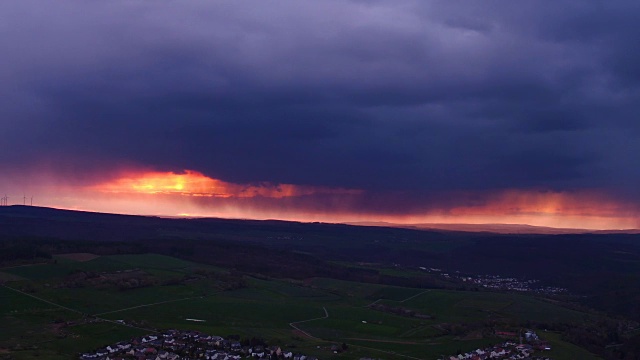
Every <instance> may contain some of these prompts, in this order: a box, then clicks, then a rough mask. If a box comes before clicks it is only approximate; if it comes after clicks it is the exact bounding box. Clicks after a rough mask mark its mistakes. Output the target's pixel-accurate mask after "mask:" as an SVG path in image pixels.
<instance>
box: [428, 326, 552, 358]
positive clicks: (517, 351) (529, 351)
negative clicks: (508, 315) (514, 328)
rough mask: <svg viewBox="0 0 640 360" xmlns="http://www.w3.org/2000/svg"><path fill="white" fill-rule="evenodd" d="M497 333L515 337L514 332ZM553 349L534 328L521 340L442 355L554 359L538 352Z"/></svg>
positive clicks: (453, 356)
mask: <svg viewBox="0 0 640 360" xmlns="http://www.w3.org/2000/svg"><path fill="white" fill-rule="evenodd" d="M496 335H498V336H500V337H503V338H514V337H516V336H517V334H516V333H514V332H508V331H498V332H496ZM548 350H551V347H550V346H549V344H548V343H547V342H546V341H543V340H541V339H540V338H539V337H538V335H537V334H536V333H535V332H534V331H533V330H527V331H526V332H525V333H524V334H521V336H520V342H519V343H516V342H514V341H505V342H503V343H501V344H498V345H495V346H490V347H487V348H484V349H476V350H473V351H469V352H467V353H460V354H457V355H451V356H448V357H445V356H442V357H441V360H486V359H500V360H524V359H527V360H552V359H551V358H550V357H547V356H541V355H538V354H536V353H537V352H541V351H548Z"/></svg>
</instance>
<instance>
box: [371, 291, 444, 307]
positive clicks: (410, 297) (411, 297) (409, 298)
mask: <svg viewBox="0 0 640 360" xmlns="http://www.w3.org/2000/svg"><path fill="white" fill-rule="evenodd" d="M429 291H431V290H425V291H423V292H421V293H418V294H415V295H411V296H409V297H408V298H406V299H404V300H391V299H385V298H380V299H378V300H376V301H374V302H372V303H371V304H369V305H366V306H365V307H371V306H373V305H375V304H377V303H378V302H380V301H382V300H388V301H394V302H399V303H403V302H405V301H409V300H411V299H413V298H417V297H418V296H420V295H422V294H425V293H428V292H429Z"/></svg>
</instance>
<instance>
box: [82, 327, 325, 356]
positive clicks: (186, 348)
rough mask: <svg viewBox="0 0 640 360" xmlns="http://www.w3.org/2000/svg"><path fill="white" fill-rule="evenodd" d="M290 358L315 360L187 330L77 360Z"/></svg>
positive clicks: (253, 342)
mask: <svg viewBox="0 0 640 360" xmlns="http://www.w3.org/2000/svg"><path fill="white" fill-rule="evenodd" d="M241 358H255V359H291V360H318V359H317V358H315V357H312V356H306V355H303V354H299V353H295V354H294V353H293V352H291V351H283V350H282V349H281V348H280V347H278V346H267V345H266V344H265V343H264V341H262V340H261V339H255V338H254V339H250V340H245V341H242V342H241V341H240V339H239V337H235V336H233V338H231V337H230V338H228V339H225V338H223V337H220V336H214V335H208V334H204V333H201V332H198V331H190V330H168V331H165V332H163V333H161V334H151V335H146V336H143V337H138V338H133V339H131V340H130V341H123V342H119V343H117V344H113V345H109V346H107V347H104V348H101V349H98V350H95V351H93V352H89V353H84V354H80V356H79V359H80V360H125V359H135V360H189V359H203V360H239V359H241Z"/></svg>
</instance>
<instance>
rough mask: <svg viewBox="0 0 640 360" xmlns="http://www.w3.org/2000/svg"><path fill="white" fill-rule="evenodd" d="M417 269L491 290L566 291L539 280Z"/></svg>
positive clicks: (548, 293) (544, 292)
mask: <svg viewBox="0 0 640 360" xmlns="http://www.w3.org/2000/svg"><path fill="white" fill-rule="evenodd" d="M419 269H420V270H422V271H426V272H429V273H434V274H439V275H440V276H442V277H444V278H445V279H455V280H459V281H462V282H465V283H470V284H474V285H478V286H481V287H484V288H487V289H493V290H503V291H504V290H506V291H521V292H533V293H538V294H545V295H556V294H561V293H566V292H567V289H565V288H561V287H554V286H543V285H541V284H540V281H539V280H532V279H529V280H523V279H518V278H513V277H502V276H499V275H466V274H461V273H460V272H457V271H456V272H455V273H447V272H445V271H443V270H442V269H436V268H427V267H419Z"/></svg>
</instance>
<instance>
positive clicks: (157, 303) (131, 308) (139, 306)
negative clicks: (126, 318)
mask: <svg viewBox="0 0 640 360" xmlns="http://www.w3.org/2000/svg"><path fill="white" fill-rule="evenodd" d="M202 298H204V296H192V297H188V298H182V299H173V300H165V301H159V302H155V303H151V304H142V305H137V306H131V307H128V308H124V309H118V310H113V311H106V312H102V313H99V314H94V315H93V316H101V315H107V314H113V313H117V312H122V311H128V310H133V309H139V308H143V307H147V306H154V305H162V304H168V303H172V302H178V301H185V300H193V299H202Z"/></svg>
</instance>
